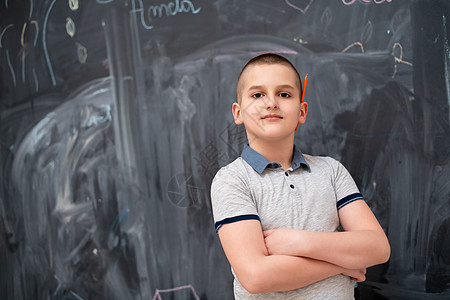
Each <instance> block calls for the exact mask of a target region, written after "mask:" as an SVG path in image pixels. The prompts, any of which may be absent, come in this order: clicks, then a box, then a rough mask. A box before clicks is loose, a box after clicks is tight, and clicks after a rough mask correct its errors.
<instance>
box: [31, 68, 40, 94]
mask: <svg viewBox="0 0 450 300" xmlns="http://www.w3.org/2000/svg"><path fill="white" fill-rule="evenodd" d="M32 72H33V78H34V86H35V89H34V90H35V92H36V93H37V92H38V91H39V81H38V79H37V76H36V70H35V69H34V68H33V70H32Z"/></svg>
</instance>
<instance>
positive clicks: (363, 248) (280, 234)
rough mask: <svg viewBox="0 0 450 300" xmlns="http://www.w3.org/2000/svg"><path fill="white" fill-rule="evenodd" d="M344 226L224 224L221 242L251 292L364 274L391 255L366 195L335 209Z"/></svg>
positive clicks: (360, 278)
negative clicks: (337, 229) (270, 227)
mask: <svg viewBox="0 0 450 300" xmlns="http://www.w3.org/2000/svg"><path fill="white" fill-rule="evenodd" d="M339 219H340V222H341V225H342V228H343V229H344V232H312V231H303V230H295V229H289V228H279V229H274V230H268V231H264V232H263V231H262V228H261V224H260V222H259V221H257V220H245V221H239V222H235V223H230V224H225V225H223V226H222V227H221V228H220V229H219V231H218V234H219V238H220V241H221V243H222V247H223V249H224V251H225V254H226V256H227V258H228V261H229V262H230V264H231V266H232V267H233V270H234V272H235V274H236V276H237V278H238V280H239V282H240V283H241V284H242V286H243V287H244V288H245V289H246V290H247V291H249V292H250V293H253V294H256V293H270V292H276V291H288V290H294V289H298V288H301V287H304V286H307V285H309V284H312V283H315V282H317V281H320V280H322V279H325V278H328V277H331V276H334V275H337V274H343V275H346V276H349V277H350V278H352V280H355V281H358V282H360V281H364V280H365V268H367V267H370V266H373V265H376V264H380V263H384V262H386V261H387V260H388V259H389V256H390V246H389V242H388V240H387V238H386V235H385V234H384V231H383V229H382V228H381V226H380V225H379V223H378V221H377V219H376V218H375V216H374V215H373V213H372V211H371V210H370V208H369V207H368V206H367V204H366V203H365V201H363V200H357V201H354V202H352V203H349V204H347V205H346V206H344V207H342V208H341V209H340V210H339Z"/></svg>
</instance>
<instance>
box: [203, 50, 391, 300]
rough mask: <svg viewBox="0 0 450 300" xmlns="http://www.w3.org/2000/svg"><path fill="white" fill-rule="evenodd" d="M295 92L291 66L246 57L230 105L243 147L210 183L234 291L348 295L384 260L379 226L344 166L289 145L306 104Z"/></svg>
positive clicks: (269, 295) (264, 295) (385, 245)
mask: <svg viewBox="0 0 450 300" xmlns="http://www.w3.org/2000/svg"><path fill="white" fill-rule="evenodd" d="M303 92H304V91H303ZM301 94H302V87H301V80H300V76H299V75H298V72H297V70H296V69H295V68H294V66H293V65H292V64H291V63H290V62H289V61H288V60H287V59H285V58H284V57H282V56H279V55H276V54H263V55H260V56H258V57H255V58H253V59H251V60H250V61H249V62H248V63H247V64H246V65H245V67H244V68H243V70H242V71H241V74H240V76H239V79H238V84H237V103H234V104H233V106H232V112H233V116H234V120H235V123H236V124H244V126H245V130H246V133H247V139H248V142H249V145H248V146H246V147H245V148H244V150H243V152H242V155H241V157H239V158H237V159H236V160H235V161H233V162H232V163H230V164H229V165H227V166H225V167H224V168H222V169H221V170H219V172H218V173H217V174H216V176H215V178H214V180H213V183H212V186H211V201H212V207H213V215H214V220H215V225H216V231H217V234H218V235H219V238H220V242H221V244H222V247H223V249H224V251H225V254H226V256H227V259H228V261H229V262H230V264H231V267H232V271H233V275H234V278H235V280H234V295H235V298H236V299H354V295H353V293H354V291H353V284H352V282H351V280H354V281H357V282H361V281H364V280H365V268H367V267H369V266H372V265H375V264H380V263H384V262H386V261H387V260H388V259H389V255H390V246H389V242H388V240H387V238H386V236H385V234H384V231H383V230H382V228H381V226H380V225H379V224H378V221H377V220H376V218H375V216H374V215H373V214H372V212H371V210H370V208H369V207H368V206H367V204H366V203H365V201H364V200H363V198H362V195H361V194H360V193H359V191H358V188H357V187H356V185H355V183H354V181H353V179H352V178H351V176H350V175H349V173H348V172H347V170H346V169H345V168H344V167H343V166H342V165H341V164H340V163H339V162H337V161H336V160H334V159H332V158H329V157H316V156H310V155H306V154H305V155H303V154H302V153H301V152H300V150H298V149H297V148H295V146H294V135H295V131H296V130H297V128H298V125H299V124H303V123H305V121H306V114H307V112H308V104H307V103H306V102H302V101H301ZM339 226H342V228H343V230H344V231H343V232H338V227H339Z"/></svg>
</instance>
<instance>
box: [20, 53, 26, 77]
mask: <svg viewBox="0 0 450 300" xmlns="http://www.w3.org/2000/svg"><path fill="white" fill-rule="evenodd" d="M21 52H22V59H21V60H22V82H25V51H23V49H22V51H21Z"/></svg>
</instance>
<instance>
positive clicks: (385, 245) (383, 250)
mask: <svg viewBox="0 0 450 300" xmlns="http://www.w3.org/2000/svg"><path fill="white" fill-rule="evenodd" d="M374 249H376V250H375V251H376V252H375V253H376V255H375V261H374V263H373V265H379V264H384V263H386V262H387V261H388V260H389V258H390V257H391V246H390V245H389V241H388V239H387V238H386V237H384V239H383V241H380V242H378V243H377V247H375V248H374Z"/></svg>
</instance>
